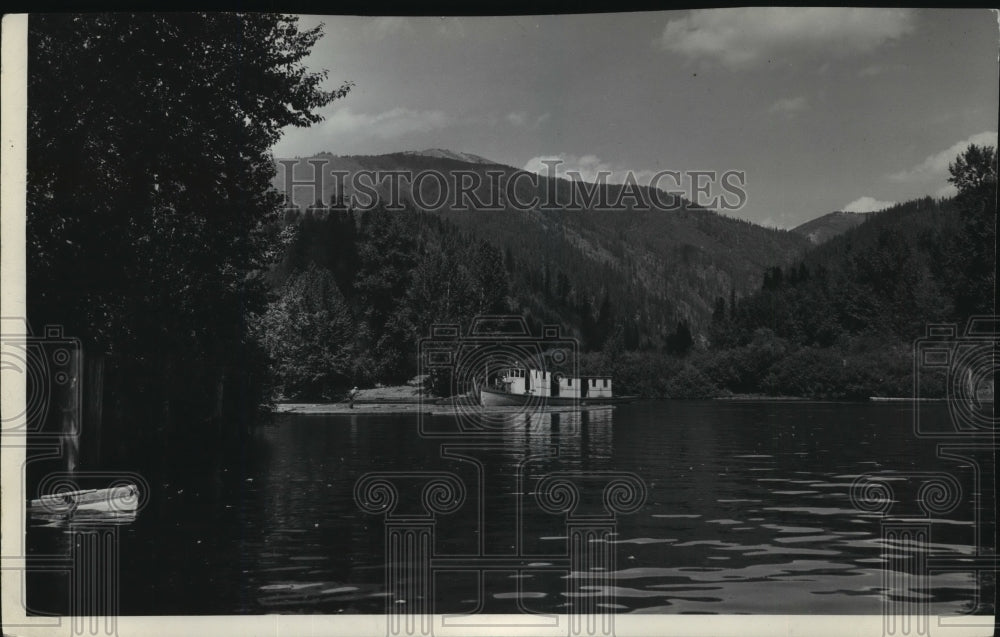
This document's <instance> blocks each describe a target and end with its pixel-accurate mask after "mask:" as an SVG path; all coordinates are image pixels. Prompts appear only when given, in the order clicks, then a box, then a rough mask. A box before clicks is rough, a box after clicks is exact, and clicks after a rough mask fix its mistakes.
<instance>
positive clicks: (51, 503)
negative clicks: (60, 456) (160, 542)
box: [30, 484, 139, 515]
mask: <svg viewBox="0 0 1000 637" xmlns="http://www.w3.org/2000/svg"><path fill="white" fill-rule="evenodd" d="M138 506H139V488H138V487H136V486H135V485H134V484H124V485H119V486H115V487H111V488H109V489H82V490H80V491H63V492H59V493H52V494H49V495H43V496H42V497H40V498H36V499H34V500H32V501H31V507H30V509H31V512H32V513H33V514H39V515H72V514H74V513H76V512H78V511H79V512H94V513H115V514H120V513H134V512H135V510H136V508H137V507H138Z"/></svg>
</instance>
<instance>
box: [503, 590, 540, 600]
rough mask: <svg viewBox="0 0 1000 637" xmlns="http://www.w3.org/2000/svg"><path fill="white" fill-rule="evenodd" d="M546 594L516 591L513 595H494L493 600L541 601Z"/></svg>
mask: <svg viewBox="0 0 1000 637" xmlns="http://www.w3.org/2000/svg"><path fill="white" fill-rule="evenodd" d="M547 596H548V595H547V594H546V593H542V592H540V591H516V592H513V593H494V594H493V597H494V598H495V599H542V598H543V597H547Z"/></svg>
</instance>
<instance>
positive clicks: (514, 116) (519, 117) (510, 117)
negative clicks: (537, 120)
mask: <svg viewBox="0 0 1000 637" xmlns="http://www.w3.org/2000/svg"><path fill="white" fill-rule="evenodd" d="M507 121H508V122H510V123H511V125H512V126H524V125H525V124H526V123H528V114H527V113H525V112H524V111H514V112H512V113H507Z"/></svg>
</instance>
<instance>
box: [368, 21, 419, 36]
mask: <svg viewBox="0 0 1000 637" xmlns="http://www.w3.org/2000/svg"><path fill="white" fill-rule="evenodd" d="M363 30H364V33H365V35H366V36H368V37H369V38H372V39H375V40H383V39H385V38H387V37H390V36H395V35H400V34H403V33H411V32H412V31H413V25H411V24H410V19H408V18H398V17H381V18H373V19H372V20H371V21H370V22H368V23H367V24H365V25H364V27H363Z"/></svg>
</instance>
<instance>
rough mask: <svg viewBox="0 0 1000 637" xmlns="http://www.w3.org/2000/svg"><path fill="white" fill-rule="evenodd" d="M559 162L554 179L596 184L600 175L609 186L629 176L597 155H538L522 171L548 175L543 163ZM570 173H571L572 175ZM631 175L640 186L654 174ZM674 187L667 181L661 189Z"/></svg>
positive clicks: (620, 167)
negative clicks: (604, 176)
mask: <svg viewBox="0 0 1000 637" xmlns="http://www.w3.org/2000/svg"><path fill="white" fill-rule="evenodd" d="M553 161H555V162H559V163H558V164H556V165H555V166H554V169H555V174H556V177H561V178H563V179H573V180H576V179H580V180H582V181H586V182H591V183H593V182H596V181H597V179H598V177H599V176H600V175H602V174H604V175H607V177H606V180H607V182H608V183H611V184H621V183H624V182H625V179H626V176H627V175H628V174H629V172H630V171H629V169H627V168H624V167H623V166H616V165H614V164H611V163H608V162H606V161H603V160H602V159H601V158H600V157H598V156H597V155H570V154H560V155H540V156H538V157H532V158H531V159H529V160H528V161H527V162H526V163H525V164H524V170H525V171H527V172H533V173H538V174H540V175H549V174H551V172H552V169H551V168H550V167H549V165H548V164H546V163H545V162H553ZM570 173H573V174H572V175H571V174H570ZM631 173H632V174H633V175H634V176H635V179H636V181H637V183H639V184H640V185H646V184H648V183H649V182H650V180H651V179H652V178H653V176H654V175H655V174H656V171H654V170H633V171H631ZM668 185H669V186H674V185H675V184H673V182H671V181H670V180H668V179H665V180H663V184H662V187H667V186H668Z"/></svg>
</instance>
